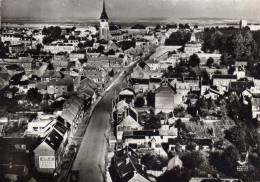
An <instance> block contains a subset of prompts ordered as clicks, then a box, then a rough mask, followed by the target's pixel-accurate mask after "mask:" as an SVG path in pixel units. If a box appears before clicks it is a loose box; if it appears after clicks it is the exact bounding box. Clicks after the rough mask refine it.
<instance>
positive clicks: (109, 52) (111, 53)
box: [107, 49, 116, 55]
mask: <svg viewBox="0 0 260 182" xmlns="http://www.w3.org/2000/svg"><path fill="white" fill-rule="evenodd" d="M115 54H116V52H115V51H114V50H113V49H109V51H108V52H107V55H115Z"/></svg>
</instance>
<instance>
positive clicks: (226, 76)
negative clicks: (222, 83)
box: [212, 74, 237, 79]
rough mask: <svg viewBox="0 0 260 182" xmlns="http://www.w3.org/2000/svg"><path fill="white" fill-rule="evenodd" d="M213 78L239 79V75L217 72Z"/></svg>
mask: <svg viewBox="0 0 260 182" xmlns="http://www.w3.org/2000/svg"><path fill="white" fill-rule="evenodd" d="M212 79H237V75H221V74H216V75H213V76H212Z"/></svg>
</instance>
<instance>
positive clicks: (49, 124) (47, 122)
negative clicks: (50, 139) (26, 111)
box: [24, 114, 56, 138]
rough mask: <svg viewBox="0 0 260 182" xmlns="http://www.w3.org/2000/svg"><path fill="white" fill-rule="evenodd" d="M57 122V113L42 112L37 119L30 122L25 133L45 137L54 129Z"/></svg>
mask: <svg viewBox="0 0 260 182" xmlns="http://www.w3.org/2000/svg"><path fill="white" fill-rule="evenodd" d="M55 123H56V119H55V115H52V114H50V115H49V114H48V115H47V114H40V115H38V116H37V118H36V119H34V120H33V121H32V122H29V123H28V126H27V130H26V131H25V133H24V135H26V136H36V137H41V138H44V137H46V136H47V135H48V134H49V133H50V132H51V131H52V129H53V126H54V125H55Z"/></svg>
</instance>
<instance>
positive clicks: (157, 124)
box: [144, 110, 161, 130]
mask: <svg viewBox="0 0 260 182" xmlns="http://www.w3.org/2000/svg"><path fill="white" fill-rule="evenodd" d="M144 128H145V129H148V130H154V129H159V128H161V120H160V118H159V117H158V116H156V115H155V114H154V111H153V110H150V115H149V119H148V120H147V121H146V122H145V124H144Z"/></svg>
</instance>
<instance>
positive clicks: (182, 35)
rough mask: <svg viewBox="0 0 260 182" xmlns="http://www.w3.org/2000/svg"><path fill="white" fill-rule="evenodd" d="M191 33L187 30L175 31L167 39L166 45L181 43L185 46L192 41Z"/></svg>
mask: <svg viewBox="0 0 260 182" xmlns="http://www.w3.org/2000/svg"><path fill="white" fill-rule="evenodd" d="M190 37H191V33H190V32H186V31H177V32H173V33H172V34H171V35H170V37H169V39H166V41H165V45H181V46H184V45H185V44H186V43H187V42H189V41H190Z"/></svg>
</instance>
